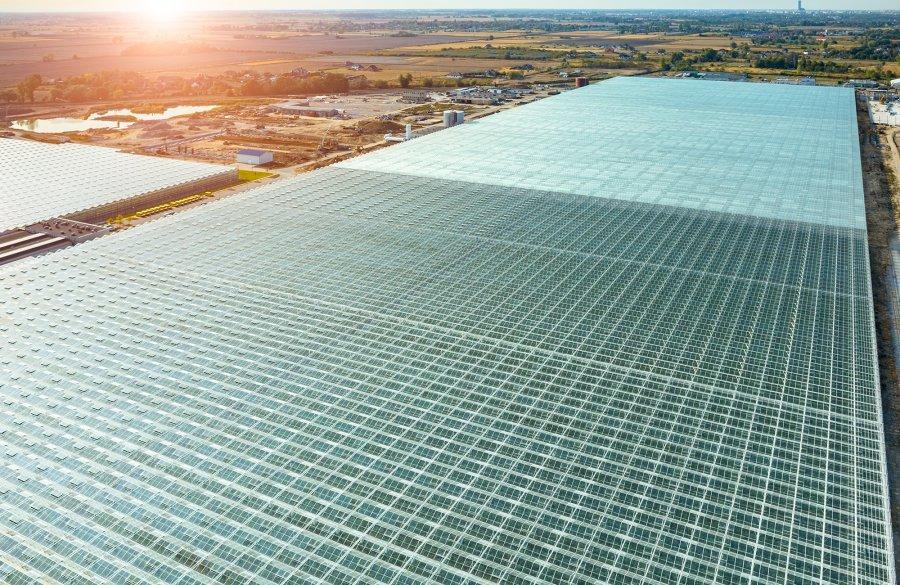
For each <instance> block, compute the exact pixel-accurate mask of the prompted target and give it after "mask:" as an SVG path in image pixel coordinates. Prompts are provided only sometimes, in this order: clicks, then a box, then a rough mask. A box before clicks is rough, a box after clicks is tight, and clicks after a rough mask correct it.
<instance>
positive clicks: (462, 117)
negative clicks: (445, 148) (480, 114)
mask: <svg viewBox="0 0 900 585" xmlns="http://www.w3.org/2000/svg"><path fill="white" fill-rule="evenodd" d="M465 118H466V113H465V112H464V111H462V110H456V123H457V124H462V123H463V122H464V121H465Z"/></svg>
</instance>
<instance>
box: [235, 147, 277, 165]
mask: <svg viewBox="0 0 900 585" xmlns="http://www.w3.org/2000/svg"><path fill="white" fill-rule="evenodd" d="M272 160H273V157H272V153H271V152H269V151H268V150H257V149H255V148H242V149H241V150H239V151H237V162H239V163H244V164H248V165H264V164H266V163H270V162H272Z"/></svg>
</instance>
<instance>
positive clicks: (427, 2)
mask: <svg viewBox="0 0 900 585" xmlns="http://www.w3.org/2000/svg"><path fill="white" fill-rule="evenodd" d="M148 2H150V0H144V1H143V2H142V1H140V0H139V1H138V2H135V1H134V0H0V12H2V11H8V10H15V11H45V10H52V11H108V10H115V11H132V10H135V8H134V7H135V6H137V7H138V8H140V6H141V5H142V4H143V5H146V4H147V3H148ZM152 3H153V4H154V5H157V7H156V9H155V10H156V11H158V10H159V6H158V5H160V4H162V5H164V6H165V5H171V6H172V7H173V10H181V11H183V10H221V9H232V10H247V9H253V10H266V9H280V10H286V9H288V10H289V9H295V10H296V9H310V10H317V9H343V8H346V9H359V8H365V9H377V8H405V9H412V8H425V9H428V8H448V7H449V8H457V9H459V8H487V7H491V8H553V9H560V8H597V9H608V8H625V9H629V8H630V9H636V8H720V9H792V8H794V6H796V1H795V0H637V1H636V2H635V1H628V0H561V1H560V0H487V1H485V0H415V1H413V0H376V1H375V2H372V1H371V0H332V1H328V0H253V1H252V2H247V1H246V0H153V1H152ZM804 5H805V6H806V8H807V9H809V10H816V9H823V10H885V9H887V10H896V9H897V8H898V4H897V1H896V0H808V1H805V2H804Z"/></svg>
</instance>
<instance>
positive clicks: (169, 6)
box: [139, 0, 183, 24]
mask: <svg viewBox="0 0 900 585" xmlns="http://www.w3.org/2000/svg"><path fill="white" fill-rule="evenodd" d="M182 6H183V3H181V2H179V1H178V0H143V1H142V2H141V4H140V10H139V12H140V15H141V16H142V17H144V18H146V19H148V20H149V21H150V22H154V23H157V24H162V23H171V22H174V21H176V20H178V18H179V17H180V16H181V13H182Z"/></svg>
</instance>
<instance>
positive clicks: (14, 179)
mask: <svg viewBox="0 0 900 585" xmlns="http://www.w3.org/2000/svg"><path fill="white" fill-rule="evenodd" d="M228 170H229V167H226V166H222V165H213V164H207V163H199V162H192V161H183V160H175V159H165V158H160V157H153V156H142V155H137V154H129V153H125V152H119V151H117V150H113V149H110V148H102V147H97V146H88V145H84V144H72V143H65V144H50V143H45V142H35V141H32V140H17V139H2V140H0V232H4V231H7V230H11V229H15V228H19V227H22V226H26V225H29V224H33V223H36V222H39V221H43V220H45V219H50V218H53V217H59V216H64V215H69V214H72V213H76V212H79V211H84V210H86V209H90V208H92V207H98V206H100V205H106V204H108V203H113V202H116V201H120V200H123V199H129V198H131V197H136V196H138V195H143V194H145V193H150V192H152V191H157V190H160V189H165V188H169V187H175V186H178V185H181V184H187V183H192V182H194V181H199V180H201V179H205V178H208V177H212V176H214V175H218V174H220V173H223V172H226V171H228Z"/></svg>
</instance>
